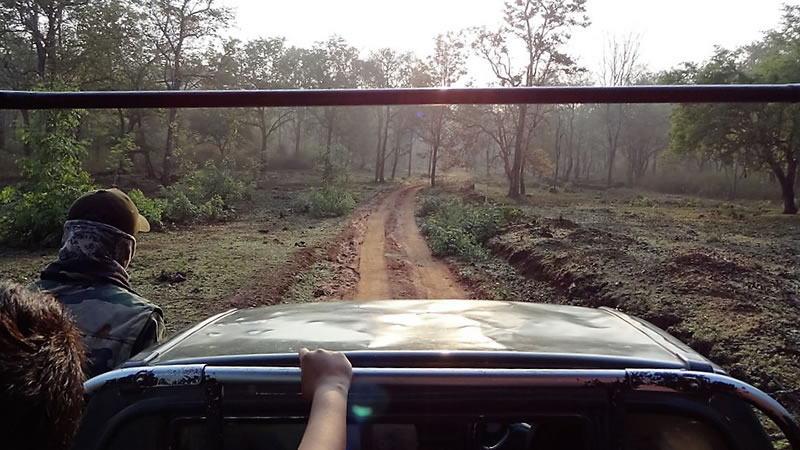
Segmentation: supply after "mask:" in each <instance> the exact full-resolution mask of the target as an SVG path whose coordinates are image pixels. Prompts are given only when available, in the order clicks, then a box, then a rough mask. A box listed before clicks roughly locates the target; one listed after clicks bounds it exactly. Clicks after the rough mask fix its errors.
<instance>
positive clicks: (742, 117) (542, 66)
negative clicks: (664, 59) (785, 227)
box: [0, 0, 800, 242]
mask: <svg viewBox="0 0 800 450" xmlns="http://www.w3.org/2000/svg"><path fill="white" fill-rule="evenodd" d="M0 17H1V18H2V19H0V20H2V23H3V24H4V26H3V30H2V34H1V35H0V51H2V67H1V70H0V88H2V89H10V90H159V89H166V90H189V89H332V88H402V87H449V86H473V85H475V80H474V79H472V78H471V77H470V75H469V73H467V67H468V62H470V61H472V62H471V63H472V64H484V65H485V66H486V67H488V68H490V69H491V73H492V74H494V78H495V79H494V80H493V81H492V82H491V83H490V84H491V85H492V86H500V87H509V86H513V87H518V86H553V85H594V84H598V85H604V86H626V85H637V84H658V83H665V84H743V83H744V84H752V83H786V82H791V81H795V80H796V79H797V75H798V74H800V62H798V61H800V58H798V51H800V38H798V30H799V29H800V28H799V27H800V9H798V7H796V6H786V7H785V11H784V15H783V18H782V20H781V22H780V24H778V25H777V26H776V27H775V29H774V30H772V31H769V32H767V33H765V34H764V36H763V38H762V39H761V40H760V41H758V42H754V43H752V44H751V45H748V46H746V47H742V48H737V49H723V48H718V49H717V50H716V52H715V54H714V55H713V56H712V57H711V58H710V59H709V60H708V61H704V62H687V63H685V64H683V65H681V66H680V67H676V68H674V69H673V70H669V71H665V72H660V73H654V72H651V71H649V70H648V68H647V67H645V66H644V65H642V64H641V63H640V59H641V55H640V48H639V40H638V38H637V36H635V35H620V36H612V37H610V38H609V39H608V41H607V42H605V43H603V46H604V47H603V52H602V54H603V58H602V65H601V67H599V68H596V69H594V70H593V69H592V68H586V67H580V66H578V65H577V64H576V63H575V61H574V60H573V59H572V57H571V56H570V55H569V54H566V53H565V51H564V44H565V43H566V42H567V41H568V40H569V37H570V33H571V32H572V31H573V30H574V29H575V28H578V27H586V26H589V24H590V18H589V17H588V16H586V14H585V0H572V1H569V2H555V1H535V2H531V1H523V0H514V1H512V2H508V3H507V4H506V5H505V17H506V20H505V23H504V24H503V25H502V26H500V27H499V28H497V29H491V28H488V27H486V26H480V25H479V24H476V26H475V27H473V28H469V29H464V30H453V31H447V32H443V33H442V34H440V35H439V36H437V37H436V38H435V40H434V41H433V42H431V50H430V53H429V54H428V55H414V54H411V53H403V52H398V51H396V50H393V49H389V48H382V49H357V48H354V47H353V46H351V45H349V44H348V43H347V42H346V41H345V40H344V39H343V38H341V37H339V36H335V35H334V36H331V37H330V38H329V39H327V40H325V41H322V42H317V43H316V44H315V45H313V46H312V47H310V48H302V47H296V46H293V45H291V44H290V43H288V42H286V40H285V39H284V38H282V37H280V36H265V37H263V38H258V39H253V40H250V41H246V42H243V41H240V40H237V39H232V38H229V37H226V36H227V34H226V30H227V29H228V28H230V27H231V26H232V25H233V20H234V11H232V10H231V9H228V8H225V7H223V6H220V5H217V4H216V3H215V2H214V1H209V0H153V1H148V2H133V1H124V0H108V1H78V2H76V1H67V0H64V1H59V0H53V1H5V2H3V4H2V7H0ZM543 18H546V20H543ZM798 117H800V116H798V114H797V110H796V107H795V106H793V105H770V104H763V105H682V106H671V107H670V106H661V105H625V104H620V105H578V104H573V105H556V106H545V105H538V106H537V105H511V106H458V107H455V106H436V107H390V106H386V107H372V108H366V107H362V108H357V107H352V108H336V107H325V108H252V109H210V110H177V109H169V110H121V109H120V110H101V111H91V112H89V111H69V112H53V111H49V112H48V111H44V112H42V111H3V112H2V113H1V115H0V168H1V169H0V172H2V173H0V176H2V178H3V179H5V180H9V182H10V184H9V186H10V187H7V188H6V189H5V190H4V191H3V195H2V197H1V198H2V202H3V204H5V205H7V206H8V208H6V209H5V210H10V211H12V212H6V213H4V214H3V216H2V217H3V219H2V220H0V223H1V224H2V227H3V229H4V230H5V232H4V233H3V235H5V236H6V238H7V239H11V240H12V241H13V240H15V239H17V238H20V239H18V240H21V241H26V240H27V241H29V242H38V241H40V240H41V239H42V238H43V237H45V235H46V234H47V231H48V230H44V231H41V232H40V231H39V230H33V231H32V230H30V227H29V226H28V225H27V224H23V225H20V223H23V222H25V220H24V218H21V217H15V218H14V216H15V215H17V216H20V215H24V214H23V213H22V212H20V208H22V209H31V208H35V209H37V210H42V209H53V208H55V209H56V210H58V208H59V207H60V208H62V209H63V207H64V205H65V204H67V203H68V202H69V199H70V198H71V197H73V196H74V193H75V192H78V191H80V190H83V189H84V188H85V186H86V185H88V184H90V183H91V175H100V174H102V175H112V177H113V178H112V180H116V179H117V178H118V177H119V176H120V175H123V174H131V173H136V174H141V175H143V176H145V177H147V178H148V179H152V180H155V181H157V182H158V183H159V184H160V185H161V186H163V187H165V188H167V189H168V188H169V187H170V186H173V185H175V184H176V183H181V182H182V181H183V180H186V179H187V178H190V177H192V176H193V175H196V174H197V173H198V170H202V169H204V168H211V167H213V168H214V170H215V171H216V172H220V171H231V173H233V172H237V173H242V172H248V173H256V172H258V171H263V170H267V169H281V168H287V169H291V168H309V169H313V168H317V169H319V170H320V173H321V176H322V177H323V178H324V179H325V180H326V181H328V182H331V183H335V182H336V180H337V179H338V178H340V177H346V176H347V174H348V173H350V172H351V171H366V170H369V171H371V172H373V173H374V177H373V179H374V181H375V182H379V183H381V182H384V181H386V180H387V179H388V180H392V179H395V178H397V177H399V176H401V175H402V176H404V177H409V176H410V175H411V172H412V171H421V172H423V173H426V174H427V177H428V178H429V179H430V184H431V185H435V184H436V179H437V171H438V172H441V171H442V170H444V171H447V170H450V169H453V168H463V169H466V170H469V171H470V172H473V173H475V174H480V175H484V176H487V177H492V176H493V175H498V176H503V177H505V179H506V182H507V187H508V195H509V197H511V198H518V197H520V196H522V195H524V194H525V191H526V180H532V179H538V180H540V181H541V183H544V184H547V185H550V186H552V188H553V189H558V188H559V187H563V186H564V185H567V184H569V185H577V186H580V185H584V184H586V185H598V186H606V187H611V186H630V187H638V186H641V187H645V188H648V189H654V190H657V191H662V192H671V193H688V194H699V195H706V196H712V197H722V198H729V199H735V198H763V199H774V198H781V199H782V208H783V212H784V213H787V214H794V213H796V211H797V207H796V204H795V199H794V189H795V188H796V185H797V177H796V171H797V155H798V143H797V138H796V137H795V135H796V133H795V128H796V126H797V123H798ZM216 172H215V173H216ZM45 173H47V175H45ZM203 173H205V172H203ZM217 175H219V173H217ZM209 176H210V175H209ZM16 181H19V182H21V184H17V183H16ZM54 190H60V191H63V193H64V196H63V198H60V199H55V198H49V199H47V200H44V199H42V198H37V195H38V194H40V193H42V192H49V193H52V192H53V191H54ZM170 195H171V196H172V198H171V200H174V201H178V200H175V198H174V197H181V196H180V195H178V193H176V192H172V193H171V194H170V193H169V192H167V193H166V194H165V196H166V197H170ZM778 196H779V197H778ZM210 199H211V198H210V197H209V198H207V199H204V200H210ZM179 200H182V199H179ZM222 200H223V201H224V200H225V199H224V198H222ZM42 202H56V204H52V205H49V206H51V207H45V208H42V206H45V205H43V204H42ZM15 205H16V207H15ZM20 205H21V206H20ZM9 208H10V209H9ZM9 214H10V216H9ZM55 215H56V216H57V215H58V214H55ZM173 215H176V216H177V215H178V214H173ZM12 218H13V220H12ZM30 220H33V219H30ZM35 222H41V221H40V220H38V219H37V220H35ZM45 222H47V220H45ZM50 222H52V224H56V223H57V222H58V220H51V221H50ZM13 224H17V226H18V227H20V226H21V228H22V229H24V230H26V231H27V232H28V234H29V236H17V234H18V232H17V231H14V230H12V229H9V227H11V228H14V225H13ZM49 231H52V228H51V229H50V230H49Z"/></svg>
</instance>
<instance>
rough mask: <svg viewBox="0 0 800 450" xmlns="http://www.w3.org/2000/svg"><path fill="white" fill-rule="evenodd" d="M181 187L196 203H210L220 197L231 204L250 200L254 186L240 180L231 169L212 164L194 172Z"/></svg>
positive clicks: (209, 163)
mask: <svg viewBox="0 0 800 450" xmlns="http://www.w3.org/2000/svg"><path fill="white" fill-rule="evenodd" d="M180 185H181V186H183V188H184V189H185V191H186V194H187V195H189V198H190V199H191V200H192V201H193V202H195V203H201V202H206V201H210V200H212V199H213V198H214V197H215V196H219V197H220V198H221V199H222V201H223V202H224V203H226V204H230V203H234V202H238V201H241V200H245V199H248V198H250V195H251V191H252V186H251V185H250V184H248V183H245V182H243V181H241V180H238V179H237V178H236V177H235V176H234V175H233V172H232V171H231V170H230V169H228V168H225V167H217V166H216V165H215V164H214V163H212V162H208V163H207V164H206V165H205V167H203V168H202V169H200V170H196V171H194V172H193V173H192V174H191V175H190V176H188V177H186V179H185V180H184V181H182V182H181V183H180Z"/></svg>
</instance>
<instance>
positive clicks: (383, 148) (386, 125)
mask: <svg viewBox="0 0 800 450" xmlns="http://www.w3.org/2000/svg"><path fill="white" fill-rule="evenodd" d="M389 118H390V107H388V106H387V107H386V117H385V118H384V122H383V140H382V142H381V161H380V165H379V169H380V172H379V177H378V181H379V182H381V183H385V182H386V179H385V177H384V170H385V168H386V142H387V141H388V140H389Z"/></svg>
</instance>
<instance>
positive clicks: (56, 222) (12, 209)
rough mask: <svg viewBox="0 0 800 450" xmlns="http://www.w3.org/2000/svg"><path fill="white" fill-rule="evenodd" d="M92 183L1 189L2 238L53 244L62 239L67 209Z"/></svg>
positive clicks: (0, 215) (44, 244) (28, 242)
mask: <svg viewBox="0 0 800 450" xmlns="http://www.w3.org/2000/svg"><path fill="white" fill-rule="evenodd" d="M90 188H91V186H89V185H87V186H86V187H78V188H76V187H69V186H64V187H63V188H62V189H54V190H52V191H50V192H47V191H39V190H35V191H29V192H24V191H23V190H21V189H19V188H17V187H12V186H9V187H7V188H5V189H3V191H2V192H0V240H3V241H6V242H8V243H11V244H16V245H32V244H40V245H42V246H45V247H53V246H57V245H59V243H60V242H61V231H62V229H63V226H64V221H65V220H66V219H67V211H68V210H69V207H70V206H71V205H72V202H74V201H75V200H76V199H77V198H78V197H80V196H81V195H83V194H84V193H86V192H88V191H89V190H90Z"/></svg>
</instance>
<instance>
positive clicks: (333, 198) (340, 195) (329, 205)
mask: <svg viewBox="0 0 800 450" xmlns="http://www.w3.org/2000/svg"><path fill="white" fill-rule="evenodd" d="M294 207H295V209H297V210H298V211H300V212H303V213H308V214H310V215H311V216H313V217H316V218H323V217H338V216H343V215H345V214H347V213H349V212H350V211H352V210H353V208H355V207H356V201H355V199H354V198H353V195H352V194H350V193H349V192H347V191H346V190H345V189H343V188H341V187H338V186H326V187H324V188H322V189H320V190H315V191H312V192H308V193H306V194H303V195H301V196H300V197H299V198H298V199H297V200H296V201H295V202H294Z"/></svg>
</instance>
